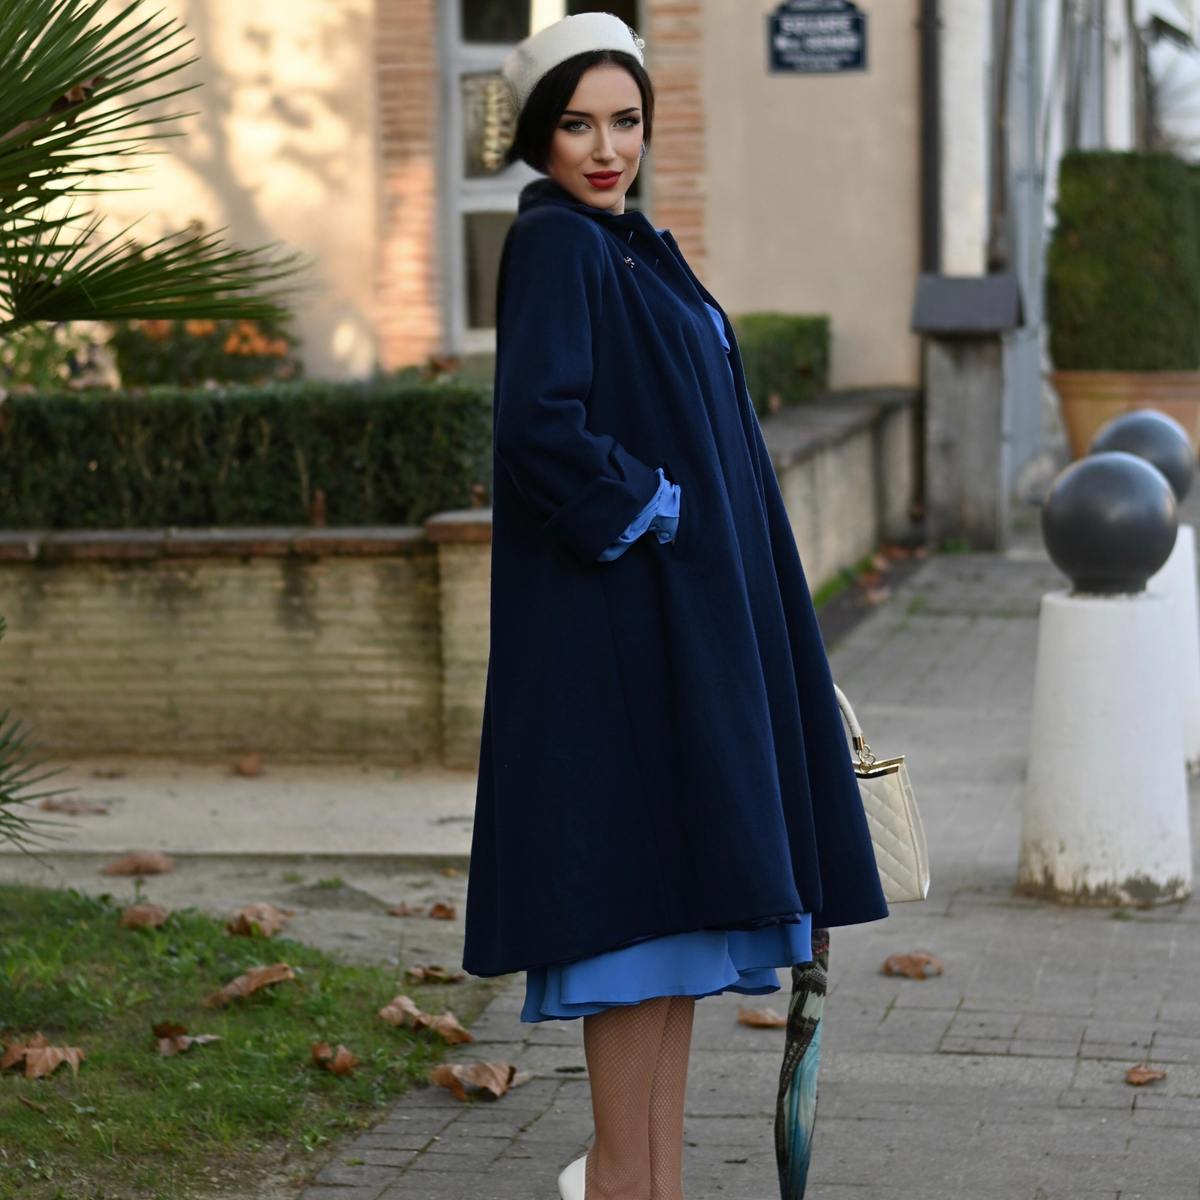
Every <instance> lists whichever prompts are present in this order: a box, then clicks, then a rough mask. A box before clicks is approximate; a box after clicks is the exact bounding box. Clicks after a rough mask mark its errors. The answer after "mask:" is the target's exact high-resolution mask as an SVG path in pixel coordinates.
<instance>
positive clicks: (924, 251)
mask: <svg viewBox="0 0 1200 1200" xmlns="http://www.w3.org/2000/svg"><path fill="white" fill-rule="evenodd" d="M917 24H918V27H919V30H920V80H921V274H922V275H937V274H938V273H939V272H940V271H941V269H942V114H941V104H942V87H941V80H940V78H939V75H940V71H941V63H940V61H939V59H940V55H939V54H938V45H939V41H940V32H941V27H940V26H941V23H940V20H939V17H938V2H937V0H921V15H920V17H919V19H918V22H917ZM923 343H924V339H922V346H921V397H920V400H919V401H918V403H917V407H916V412H915V413H914V425H915V428H914V430H913V435H914V438H913V441H914V454H913V459H914V462H913V493H914V495H913V504H912V515H913V518H914V519H915V520H922V519H923V518H924V516H925V492H926V481H925V472H926V463H925V453H926V452H925V440H926V428H925V424H926V400H925V347H924V344H923Z"/></svg>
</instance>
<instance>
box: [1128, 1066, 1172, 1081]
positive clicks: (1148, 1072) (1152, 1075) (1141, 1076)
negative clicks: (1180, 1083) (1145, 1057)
mask: <svg viewBox="0 0 1200 1200" xmlns="http://www.w3.org/2000/svg"><path fill="white" fill-rule="evenodd" d="M1166 1077H1167V1073H1166V1071H1160V1070H1159V1069H1158V1068H1157V1067H1148V1066H1146V1064H1145V1063H1138V1065H1137V1066H1136V1067H1130V1068H1129V1070H1128V1071H1126V1072H1125V1082H1126V1083H1132V1084H1133V1086H1134V1087H1143V1086H1144V1085H1145V1084H1147V1083H1153V1082H1154V1081H1155V1080H1156V1079H1166Z"/></svg>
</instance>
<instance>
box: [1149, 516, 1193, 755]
mask: <svg viewBox="0 0 1200 1200" xmlns="http://www.w3.org/2000/svg"><path fill="white" fill-rule="evenodd" d="M1146 590H1147V591H1148V592H1154V593H1155V594H1156V595H1160V596H1170V597H1171V599H1172V600H1174V601H1175V624H1176V629H1175V646H1176V653H1177V655H1178V660H1179V674H1180V693H1179V698H1180V704H1181V707H1182V714H1183V757H1184V761H1185V762H1186V763H1187V766H1188V770H1189V771H1196V770H1200V609H1198V607H1197V603H1196V531H1195V529H1194V528H1193V527H1192V526H1191V525H1180V527H1179V533H1178V535H1177V536H1176V538H1175V549H1174V550H1172V551H1171V557H1170V558H1168V559H1167V561H1166V563H1164V564H1163V566H1162V568H1161V570H1159V571H1158V573H1157V574H1155V575H1152V576H1151V577H1150V580H1149V582H1148V583H1147V584H1146Z"/></svg>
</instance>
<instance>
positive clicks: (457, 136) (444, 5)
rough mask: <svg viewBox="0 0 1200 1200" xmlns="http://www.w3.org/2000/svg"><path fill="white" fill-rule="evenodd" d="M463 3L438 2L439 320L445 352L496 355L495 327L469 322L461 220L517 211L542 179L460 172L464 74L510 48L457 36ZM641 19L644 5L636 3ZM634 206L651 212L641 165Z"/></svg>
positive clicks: (514, 171)
mask: <svg viewBox="0 0 1200 1200" xmlns="http://www.w3.org/2000/svg"><path fill="white" fill-rule="evenodd" d="M461 5H462V0H439V6H438V7H439V10H440V18H441V19H440V21H439V31H438V40H439V50H440V63H439V68H440V69H439V72H438V74H439V79H440V83H441V100H442V103H441V131H440V139H439V144H440V162H439V163H438V191H439V217H440V221H439V225H440V230H441V233H440V243H441V251H442V253H441V261H442V280H441V282H442V318H443V329H444V330H445V336H444V340H445V344H446V350H447V352H448V353H449V354H452V355H464V354H494V353H495V350H496V331H495V329H471V328H470V327H469V326H468V324H467V316H468V314H467V277H466V267H467V262H466V255H467V250H466V238H465V236H464V231H463V218H464V216H465V215H466V214H468V213H472V212H511V213H515V212H516V211H517V202H518V200H519V198H520V194H521V189H522V188H523V187H524V186H525V185H526V184H527V183H530V182H531V181H532V180H534V179H540V178H542V176H541V175H540V174H539V173H538V172H537V171H535V170H533V168H532V167H528V166H526V165H525V163H522V162H517V163H514V164H513V165H512V166H510V167H507V168H506V169H505V170H503V171H501V172H499V173H497V174H496V175H491V176H487V177H485V178H481V179H467V178H466V177H465V176H464V173H463V155H464V150H465V147H464V144H463V143H464V138H463V105H462V85H461V83H460V80H461V78H462V76H464V75H471V74H475V73H481V72H485V71H499V70H500V68H501V66H502V65H503V64H504V60H505V59H506V58H507V57H508V55H509V54H510V53H511V52H512V48H513V47H512V44H510V43H498V44H483V43H478V42H464V41H463V40H462V37H461V28H462V19H461V12H462V7H461ZM638 9H639V15H640V14H641V12H642V11H643V5H642V4H641V3H639V4H638ZM639 174H640V175H641V193H642V194H641V199H640V200H639V202H638V207H639V208H641V209H642V210H643V211H646V212H647V213H648V212H649V199H650V194H651V186H650V185H651V183H652V180H651V178H650V173H649V172H648V171H647V170H646V167H645V165H643V167H642V170H641V172H639Z"/></svg>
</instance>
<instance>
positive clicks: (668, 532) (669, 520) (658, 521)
mask: <svg viewBox="0 0 1200 1200" xmlns="http://www.w3.org/2000/svg"><path fill="white" fill-rule="evenodd" d="M679 496H680V490H679V484H677V483H670V482H668V480H667V477H666V476H665V475H664V474H663V473H662V468H661V467H660V468H659V471H658V491H657V492H655V493H654V499H652V500H651V501H650V503H649V504H647V505H646V507H645V508H643V509H642V511H641V512H640V513H638V515H637V516H636V517H634V519H633V520H632V521H631V522H630V523H629V527H628V528H627V529H626V530H625V532H624V533H623V534H621V536H620V537H619V538H617V540H616V541H615V542H613V544H612V545H611V546H609V548H608V549H607V550H605V551H604V553H603V554H601V555H600V557H599V559H597V561H598V562H612V561H613V560H614V559H617V558H620V557H621V555H622V554H624V553H625V551H626V550H628V549H629V547H630V546H632V545H633V543H634V542H636V541H637V540H638V538H640V537H641V536H642V534H644V533H646V532H647V530H651V529H652V530H654V534H655V536H656V537H657V538H658V540H659V542H660V543H663V544H665V543H667V542H673V541H674V540H675V532H676V530H677V529H678V527H679Z"/></svg>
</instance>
